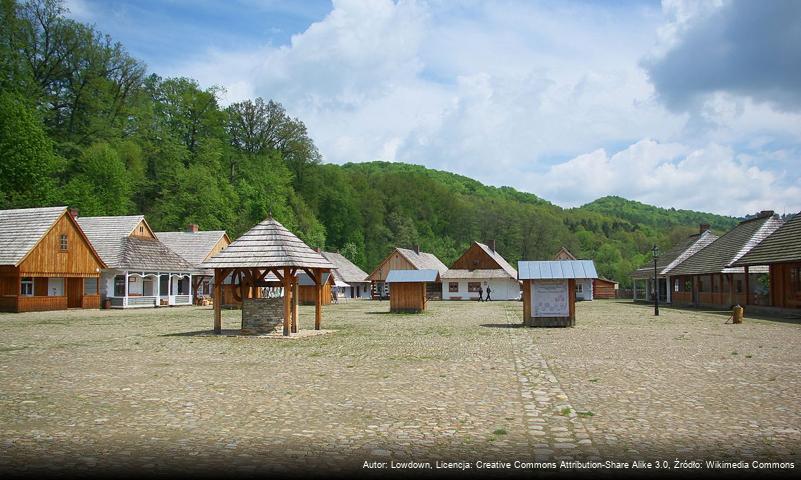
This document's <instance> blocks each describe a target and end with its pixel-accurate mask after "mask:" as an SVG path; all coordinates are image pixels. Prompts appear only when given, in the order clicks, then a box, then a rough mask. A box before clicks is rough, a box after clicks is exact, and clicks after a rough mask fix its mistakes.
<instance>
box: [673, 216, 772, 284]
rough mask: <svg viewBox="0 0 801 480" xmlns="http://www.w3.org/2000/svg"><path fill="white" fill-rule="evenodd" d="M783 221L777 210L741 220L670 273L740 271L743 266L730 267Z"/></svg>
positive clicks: (701, 273) (693, 273) (692, 273)
mask: <svg viewBox="0 0 801 480" xmlns="http://www.w3.org/2000/svg"><path fill="white" fill-rule="evenodd" d="M781 224H782V221H781V220H780V219H779V218H778V217H776V216H774V215H773V212H770V214H769V215H763V216H760V217H757V218H753V219H750V220H745V221H743V222H740V223H739V224H738V225H737V226H736V227H734V228H733V229H731V230H729V231H728V232H726V233H725V234H724V235H722V236H720V237H719V238H718V239H717V240H715V241H714V242H712V243H710V244H709V245H707V246H705V247H704V248H702V249H701V250H699V251H698V252H697V253H696V254H695V255H692V256H691V257H689V258H688V259H687V260H685V261H684V262H682V263H681V264H680V265H678V266H677V267H676V268H674V269H673V270H672V271H671V272H670V273H671V275H703V274H706V273H740V272H742V268H729V267H728V266H729V265H731V264H732V263H734V262H736V261H737V260H739V259H740V257H742V256H743V255H745V254H746V253H748V251H749V250H751V249H752V248H754V247H755V246H756V245H757V244H758V243H759V242H761V241H762V240H764V239H765V238H767V236H768V235H770V234H771V233H773V232H774V231H775V230H776V229H777V228H779V227H780V226H781Z"/></svg>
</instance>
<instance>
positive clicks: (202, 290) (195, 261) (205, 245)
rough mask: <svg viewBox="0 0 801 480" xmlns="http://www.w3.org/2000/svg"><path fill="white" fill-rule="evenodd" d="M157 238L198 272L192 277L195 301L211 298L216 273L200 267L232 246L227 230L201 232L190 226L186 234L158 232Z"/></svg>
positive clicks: (194, 225) (196, 226)
mask: <svg viewBox="0 0 801 480" xmlns="http://www.w3.org/2000/svg"><path fill="white" fill-rule="evenodd" d="M156 238H158V239H159V240H161V243H163V244H164V245H166V246H167V248H169V249H170V250H172V251H173V252H175V253H177V254H178V255H180V256H181V257H183V259H184V260H186V261H187V262H189V263H190V264H191V265H192V266H193V267H195V269H196V270H197V274H196V275H193V276H192V295H193V300H194V301H195V302H197V301H198V300H199V299H202V298H211V297H212V296H213V295H212V291H213V286H214V271H213V270H211V269H206V270H203V269H200V268H199V267H198V265H200V264H201V263H203V262H205V261H206V260H208V259H209V258H211V257H212V256H214V255H216V254H217V253H219V252H220V251H222V250H223V249H224V248H225V247H227V246H228V245H230V244H231V239H230V238H229V237H228V234H227V233H225V230H208V231H201V230H200V229H199V227H198V225H196V224H190V225H189V226H188V227H187V229H186V231H184V232H156Z"/></svg>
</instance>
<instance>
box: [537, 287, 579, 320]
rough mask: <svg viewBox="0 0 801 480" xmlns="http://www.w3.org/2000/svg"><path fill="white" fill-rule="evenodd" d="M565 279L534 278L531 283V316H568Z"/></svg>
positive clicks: (567, 294)
mask: <svg viewBox="0 0 801 480" xmlns="http://www.w3.org/2000/svg"><path fill="white" fill-rule="evenodd" d="M567 286H568V283H567V280H536V281H534V282H532V285H531V305H532V309H531V316H532V317H568V316H570V295H569V292H568V288H567Z"/></svg>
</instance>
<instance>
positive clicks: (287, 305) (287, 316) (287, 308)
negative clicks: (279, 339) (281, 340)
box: [284, 267, 292, 337]
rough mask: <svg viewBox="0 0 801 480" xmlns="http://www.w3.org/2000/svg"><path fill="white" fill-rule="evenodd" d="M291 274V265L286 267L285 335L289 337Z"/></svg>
mask: <svg viewBox="0 0 801 480" xmlns="http://www.w3.org/2000/svg"><path fill="white" fill-rule="evenodd" d="M290 280H291V276H290V274H289V267H284V336H285V337H288V336H289V334H290V328H289V327H290V325H289V323H290V315H291V313H292V312H291V311H290V310H291V308H290V303H289V299H290V295H291V294H292V284H291V283H290Z"/></svg>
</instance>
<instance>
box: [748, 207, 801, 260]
mask: <svg viewBox="0 0 801 480" xmlns="http://www.w3.org/2000/svg"><path fill="white" fill-rule="evenodd" d="M782 262H801V213H798V214H796V215H795V216H793V218H791V219H790V220H788V221H787V223H785V224H784V225H782V226H781V227H779V228H778V229H776V230H775V231H774V232H773V233H771V234H770V235H768V237H767V238H765V239H764V240H762V242H760V243H759V245H757V246H756V247H754V248H752V249H751V250H750V251H749V252H748V253H746V254H745V255H743V256H742V257H741V258H740V259H739V260H737V261H735V262H734V263H733V264H732V265H733V266H735V267H742V266H745V265H770V264H772V263H782Z"/></svg>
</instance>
